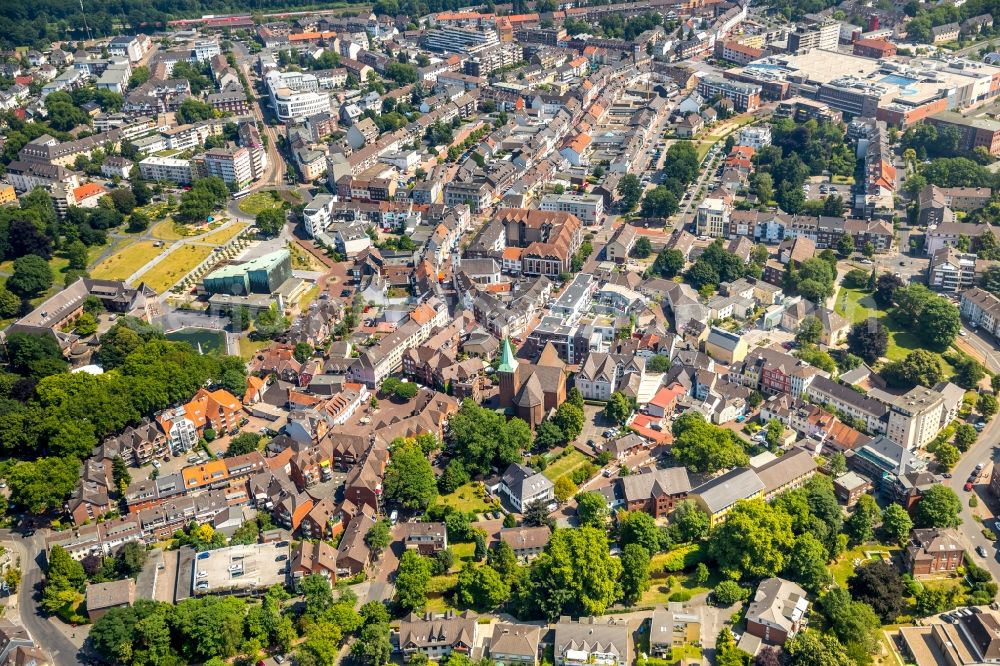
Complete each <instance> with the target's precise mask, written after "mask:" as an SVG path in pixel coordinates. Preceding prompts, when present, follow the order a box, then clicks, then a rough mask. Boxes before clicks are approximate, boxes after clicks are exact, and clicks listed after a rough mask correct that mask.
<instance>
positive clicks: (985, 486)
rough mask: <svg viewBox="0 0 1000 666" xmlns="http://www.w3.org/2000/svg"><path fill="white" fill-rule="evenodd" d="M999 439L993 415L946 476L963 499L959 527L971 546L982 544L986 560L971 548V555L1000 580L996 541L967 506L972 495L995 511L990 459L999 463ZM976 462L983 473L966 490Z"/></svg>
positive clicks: (999, 428) (999, 422) (999, 425)
mask: <svg viewBox="0 0 1000 666" xmlns="http://www.w3.org/2000/svg"><path fill="white" fill-rule="evenodd" d="M998 440H1000V419H996V418H994V419H993V421H991V422H990V423H989V425H987V426H986V428H984V429H983V432H982V433H980V435H979V439H977V440H976V443H975V444H973V445H972V448H971V449H969V451H968V452H967V453H966V454H965V455H964V456H962V458H961V460H959V461H958V464H957V465H955V468H954V469H953V470H952V472H951V473H952V478H950V479H945V481H946V483H947V484H948V486H949V487H951V489H952V490H954V491H955V492H956V493H957V494H958V496H959V498H960V499H961V500H962V525H961V526H960V527H959V530H960V531H961V533H962V535H963V536H964V537H965V539H966V540H967V541H968V543H969V544H970V545H971V546H972V548H973V549H974V548H975V547H976V546H983V547H984V548H985V549H986V552H987V557H986V558H985V560H984V559H983V558H982V557H979V555H978V554H976V553H975V552H974V550H970V555H971V556H972V557H973V559H975V561H976V562H977V563H978V564H980V565H982V566H985V567H986V568H987V569H989V570H990V573H992V574H993V578H994V579H995V580H1000V551H997V543H996V542H994V541H990V540H988V539H987V538H986V537H984V536H983V533H982V529H983V525H981V524H980V523H978V522H976V521H975V520H973V518H972V511H971V510H970V509H969V498H970V497H972V496H973V494H975V495H976V496H978V497H979V502H980V504H982V505H984V506H987V507H990V509H991V514H992V515H994V516H995V515H996V514H997V510H998V508H1000V503H998V502H997V501H996V500H994V499H992V498H991V497H990V496H989V473H990V466H991V463H992V462H994V461H995V462H997V463H1000V456H998V450H997V449H996V448H995V445H996V443H997V441H998ZM979 463H984V464H985V465H986V468H985V469H984V470H983V472H984V473H983V474H982V476H981V477H980V481H979V482H978V483H977V484H976V485H975V486H974V487H973V490H972V492H965V490H964V489H963V486H964V485H965V482H966V479H968V478H969V475H970V474H972V471H973V470H974V469H975V467H976V465H978V464H979ZM984 522H990V521H984Z"/></svg>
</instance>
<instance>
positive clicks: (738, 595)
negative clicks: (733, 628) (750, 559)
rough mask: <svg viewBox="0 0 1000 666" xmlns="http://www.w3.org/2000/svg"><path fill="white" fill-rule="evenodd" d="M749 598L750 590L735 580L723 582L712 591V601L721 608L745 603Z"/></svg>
mask: <svg viewBox="0 0 1000 666" xmlns="http://www.w3.org/2000/svg"><path fill="white" fill-rule="evenodd" d="M749 596H750V590H749V589H747V588H745V587H743V586H741V585H740V584H739V583H737V582H736V581H735V580H724V581H722V582H721V583H719V584H718V585H716V586H715V589H714V590H712V600H713V601H714V602H715V604H716V605H718V606H723V607H725V606H732V605H733V604H735V603H739V602H741V601H746V599H747V598H748V597H749Z"/></svg>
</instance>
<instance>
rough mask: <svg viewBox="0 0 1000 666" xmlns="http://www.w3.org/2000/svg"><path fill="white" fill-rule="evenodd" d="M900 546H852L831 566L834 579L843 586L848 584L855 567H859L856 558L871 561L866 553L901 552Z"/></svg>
mask: <svg viewBox="0 0 1000 666" xmlns="http://www.w3.org/2000/svg"><path fill="white" fill-rule="evenodd" d="M899 550H900V549H899V548H897V547H890V546H880V545H867V546H858V547H857V548H852V549H851V550H848V551H846V552H845V553H844V554H843V555H841V556H840V558H839V559H838V560H837V563H836V564H834V565H833V566H832V567H830V573H832V574H833V579H834V580H835V581H836V582H837V584H838V585H840V586H841V587H846V586H847V579H848V578H850V577H851V576H852V575H854V571H855V569H857V568H858V564H856V563H855V560H856V559H857V560H861V564H864V563H865V562H867V561H869V560H868V557H867V556H866V555H865V553H874V552H879V553H892V554H893V555H895V554H896V553H898V552H899Z"/></svg>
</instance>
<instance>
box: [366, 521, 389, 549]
mask: <svg viewBox="0 0 1000 666" xmlns="http://www.w3.org/2000/svg"><path fill="white" fill-rule="evenodd" d="M389 530H390V525H389V521H388V520H384V519H383V520H379V521H376V522H375V524H374V525H372V526H371V528H369V530H368V533H367V534H365V544H366V545H367V546H368V547H369V548H371V549H372V550H374V551H376V552H378V553H381V552H382V551H383V550H385V549H386V548H388V547H389V543H390V541H391V540H392V535H391V534H390V533H389Z"/></svg>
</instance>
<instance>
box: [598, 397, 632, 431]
mask: <svg viewBox="0 0 1000 666" xmlns="http://www.w3.org/2000/svg"><path fill="white" fill-rule="evenodd" d="M631 415H632V401H631V400H629V399H628V398H626V397H625V395H624V394H623V393H621V392H619V391H615V392H614V393H612V394H611V397H610V398H609V399H608V402H607V404H606V405H605V406H604V417H605V418H606V419H608V420H610V421H614V422H615V423H617V424H619V425H624V424H625V422H626V421H627V420H628V417H629V416H631Z"/></svg>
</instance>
